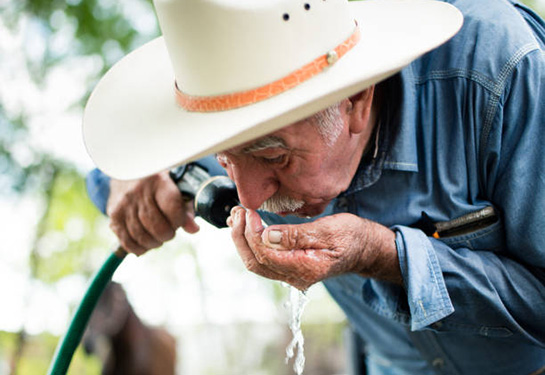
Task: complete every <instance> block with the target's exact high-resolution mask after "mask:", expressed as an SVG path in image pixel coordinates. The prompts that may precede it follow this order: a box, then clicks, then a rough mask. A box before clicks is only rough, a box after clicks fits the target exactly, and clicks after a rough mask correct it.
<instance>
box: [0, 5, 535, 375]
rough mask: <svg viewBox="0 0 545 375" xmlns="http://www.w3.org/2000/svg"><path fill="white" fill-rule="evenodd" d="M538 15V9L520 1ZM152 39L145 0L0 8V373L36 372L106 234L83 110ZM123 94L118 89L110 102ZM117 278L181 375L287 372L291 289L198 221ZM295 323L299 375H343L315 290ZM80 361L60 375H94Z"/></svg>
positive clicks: (104, 251) (337, 324) (223, 233)
mask: <svg viewBox="0 0 545 375" xmlns="http://www.w3.org/2000/svg"><path fill="white" fill-rule="evenodd" d="M526 3H528V4H529V5H531V6H532V7H533V8H534V9H536V10H537V11H538V12H540V13H541V14H544V12H545V0H534V1H526ZM158 34H159V32H158V26H157V23H156V18H155V14H154V11H153V9H152V6H151V3H150V1H147V0H67V1H66V0H0V374H6V375H7V374H10V375H15V374H20V375H23V374H32V375H35V374H43V373H45V372H46V369H47V367H48V366H49V362H50V360H51V358H52V356H53V351H54V348H55V346H56V344H57V341H58V339H59V336H60V335H62V334H64V333H65V331H66V328H67V325H68V322H69V319H70V318H71V315H72V313H73V310H74V308H75V306H77V304H78V303H79V301H80V299H81V297H82V295H83V293H84V291H85V289H86V286H87V283H88V281H89V278H90V277H91V276H92V274H93V273H94V272H95V271H96V270H97V269H98V268H99V267H100V265H101V264H102V262H103V261H104V260H105V258H106V257H107V255H108V254H109V252H110V251H111V248H112V247H113V246H114V244H115V237H114V236H113V235H112V233H111V232H110V230H109V228H108V223H107V220H106V218H105V217H103V216H102V214H101V213H100V212H98V210H97V209H96V208H94V206H92V204H91V203H90V202H89V201H88V199H87V196H86V192H85V187H84V181H83V179H84V176H85V174H86V173H87V172H88V171H89V170H90V169H91V168H93V165H92V162H91V161H90V160H89V158H88V157H87V154H86V152H85V147H84V145H83V143H82V138H81V134H80V132H81V130H80V124H81V117H82V108H83V104H84V103H85V100H86V98H87V97H88V95H89V92H90V90H92V88H93V86H94V84H95V83H96V82H97V80H98V79H99V77H100V76H101V75H102V74H103V73H104V72H105V71H106V70H107V69H108V68H109V67H110V66H111V65H112V64H113V63H115V62H116V61H117V60H118V59H120V58H121V57H122V56H124V55H125V54H126V53H127V52H128V51H130V50H132V49H134V48H136V47H138V46H140V45H142V44H143V43H145V42H146V41H148V40H151V39H152V38H154V37H156V36H157V35H158ZM119 94H120V95H122V93H119ZM200 224H201V228H202V229H201V232H200V233H199V234H197V235H195V236H190V235H187V234H185V233H183V232H181V231H180V232H179V233H178V235H177V237H176V238H175V240H173V241H172V242H170V243H168V244H167V245H165V246H164V247H163V248H162V249H159V250H154V251H152V252H150V253H148V254H147V255H145V256H143V257H141V258H135V257H132V256H131V257H128V258H127V259H126V260H125V262H124V263H123V264H122V265H121V267H120V269H119V270H118V272H117V273H116V274H115V276H114V280H116V281H118V282H120V283H121V284H122V285H123V287H124V289H125V290H126V292H127V294H128V297H129V301H130V303H131V304H132V306H133V308H134V309H135V311H136V313H137V315H138V316H139V317H140V318H141V319H142V320H143V321H144V322H145V323H146V324H149V325H153V326H163V327H165V328H166V329H167V330H168V331H169V332H171V333H172V334H173V335H174V336H175V337H176V339H177V350H178V359H179V360H178V364H177V369H178V374H181V375H204V374H216V375H217V374H221V375H229V374H233V375H235V374H237V375H238V374H241V375H245V374H255V375H261V374H263V375H265V374H270V375H279V374H291V373H293V370H292V369H291V364H289V365H286V364H285V363H284V358H285V353H284V350H285V348H286V345H287V343H288V342H289V340H290V339H291V336H290V335H291V333H290V332H289V329H288V324H287V321H288V314H287V310H286V309H285V307H284V303H285V301H286V299H287V295H288V290H287V288H285V287H283V286H281V285H280V284H279V283H276V282H272V281H269V280H264V279H262V278H259V277H258V276H255V275H253V274H250V273H248V272H247V271H245V269H244V267H243V265H242V263H241V262H240V260H239V258H238V256H237V255H236V251H235V250H234V248H233V246H232V244H231V241H230V236H229V230H216V229H212V228H211V227H210V226H209V225H208V224H206V223H204V222H202V221H201V222H200ZM309 297H310V302H309V304H308V305H307V307H306V309H305V312H304V315H303V334H304V336H305V339H306V343H305V353H306V357H307V365H306V368H305V373H306V374H312V375H317V374H318V375H319V374H324V375H329V374H331V375H332V374H343V373H346V368H347V367H346V355H345V345H344V342H343V332H344V330H345V327H346V323H345V320H344V316H343V314H342V313H341V312H340V311H339V309H338V308H337V307H336V305H335V304H334V303H333V302H332V301H331V300H330V299H329V297H328V296H327V293H326V292H325V291H324V289H323V287H321V286H320V285H316V286H313V287H312V288H311V289H310V291H309ZM100 366H101V365H100V361H99V359H98V357H95V356H86V355H84V354H83V353H82V351H78V352H77V355H76V357H75V359H74V361H73V364H72V367H71V371H70V373H73V374H98V373H99V372H100Z"/></svg>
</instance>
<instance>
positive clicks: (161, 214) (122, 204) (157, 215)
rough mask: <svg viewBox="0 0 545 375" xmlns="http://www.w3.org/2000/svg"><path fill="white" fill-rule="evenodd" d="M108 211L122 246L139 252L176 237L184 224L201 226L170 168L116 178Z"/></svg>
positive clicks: (189, 227) (190, 229) (191, 229)
mask: <svg viewBox="0 0 545 375" xmlns="http://www.w3.org/2000/svg"><path fill="white" fill-rule="evenodd" d="M108 215H109V216H110V218H111V221H110V227H111V229H112V230H113V231H114V233H115V234H116V235H117V237H118V238H119V240H120V243H121V246H123V247H124V248H125V250H127V251H128V252H132V253H134V254H137V255H141V254H143V253H144V252H145V251H147V250H149V249H154V248H157V247H159V246H161V245H162V244H163V243H164V242H166V241H168V240H170V239H172V238H173V237H174V235H175V232H176V229H177V228H178V227H180V226H182V227H184V229H186V230H187V231H188V232H190V233H194V232H196V231H198V230H199V227H198V226H197V224H196V223H195V221H194V216H193V210H192V208H191V207H190V206H189V205H187V204H186V203H185V202H184V201H183V199H182V196H181V194H180V192H179V190H178V189H177V187H176V185H175V184H174V183H173V182H172V180H171V179H170V177H169V175H168V172H162V173H159V174H156V175H153V176H150V177H147V178H144V179H141V180H136V181H117V180H112V182H111V184H110V198H109V200H108Z"/></svg>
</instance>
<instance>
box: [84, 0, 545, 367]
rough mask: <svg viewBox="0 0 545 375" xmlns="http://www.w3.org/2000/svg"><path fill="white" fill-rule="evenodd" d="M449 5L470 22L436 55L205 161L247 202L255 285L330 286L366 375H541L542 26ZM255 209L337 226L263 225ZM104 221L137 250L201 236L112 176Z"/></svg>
mask: <svg viewBox="0 0 545 375" xmlns="http://www.w3.org/2000/svg"><path fill="white" fill-rule="evenodd" d="M452 3H453V4H454V5H456V7H458V8H459V9H460V10H461V11H462V13H463V14H464V26H463V28H462V30H461V31H460V32H459V33H458V34H457V35H456V36H455V37H454V38H453V39H452V40H450V41H449V42H447V43H446V44H445V45H443V46H441V47H439V48H437V49H435V50H433V51H432V52H430V53H427V54H426V55H424V56H423V57H421V58H419V59H417V60H415V61H413V62H412V63H411V64H410V65H409V66H408V67H407V68H405V69H403V70H401V72H400V73H398V74H396V75H394V76H393V77H391V78H389V79H387V80H386V81H383V82H382V83H379V84H376V85H373V84H371V85H366V87H364V90H362V91H360V92H359V93H357V94H353V93H351V94H349V95H347V96H345V97H344V99H342V100H340V101H338V102H337V103H336V104H333V105H330V106H329V107H328V108H327V109H326V110H322V111H320V112H318V113H317V114H316V115H313V116H310V117H306V118H304V119H303V120H297V121H295V122H293V123H292V124H291V125H290V126H287V127H283V128H277V129H274V131H272V132H271V133H269V134H268V135H264V136H263V134H261V135H260V136H259V137H257V139H255V138H254V139H252V138H248V139H246V140H245V141H244V142H239V143H237V144H234V145H229V147H225V148H222V149H218V150H216V151H215V152H216V154H217V160H218V162H219V163H220V164H221V166H222V167H224V168H225V169H226V171H227V173H228V174H229V176H230V177H231V178H232V179H233V181H234V182H235V183H236V185H237V188H238V191H239V196H240V199H241V205H242V207H236V208H234V209H233V211H232V213H231V217H230V219H229V225H230V226H231V227H232V237H233V241H234V243H235V245H236V247H237V249H238V252H239V254H240V256H241V258H242V260H243V261H244V263H245V265H246V266H247V267H248V268H249V269H250V270H251V271H253V272H255V273H257V274H260V275H262V276H265V277H267V278H271V279H276V280H284V281H287V282H288V283H290V284H292V285H294V286H296V287H298V288H300V289H305V288H307V287H308V286H310V285H312V284H313V283H315V282H318V281H324V284H325V286H326V287H327V288H328V290H329V291H330V293H331V294H332V296H333V297H334V298H335V300H336V301H337V302H338V303H339V305H340V306H341V307H342V308H343V310H344V311H345V313H346V314H347V317H348V318H349V320H350V322H351V324H352V325H353V327H354V328H355V330H356V332H357V333H358V334H359V335H360V336H361V338H362V339H363V340H364V341H365V343H366V351H367V370H368V372H369V373H371V374H432V373H438V374H541V373H545V324H544V323H543V311H545V293H544V282H545V251H544V250H543V248H542V243H543V242H544V240H545V232H543V231H542V229H541V228H542V227H543V224H544V223H545V217H544V216H543V212H544V209H545V178H544V177H543V176H545V170H544V169H545V152H543V150H542V148H541V147H540V145H541V144H543V143H544V142H545V132H544V131H543V130H542V126H543V122H544V120H545V95H544V94H545V92H544V88H545V58H544V52H543V49H544V46H545V27H544V24H543V21H542V20H541V19H539V17H537V16H536V15H535V14H533V13H532V12H531V11H529V10H528V9H526V8H524V7H523V6H521V5H518V4H513V3H511V2H509V1H505V0H482V1H475V0H472V1H467V0H458V1H452ZM347 56H348V55H347ZM374 83H376V82H374ZM91 182H93V180H92V181H91ZM93 186H94V185H93V184H92V188H94V187H93ZM97 186H98V187H101V186H102V187H104V185H100V184H99V185H97ZM101 202H102V204H105V203H106V198H105V197H103V198H102V200H101ZM259 208H262V209H267V210H271V211H274V212H276V213H277V214H278V216H280V217H278V216H277V217H276V219H274V218H273V219H272V220H276V222H281V221H282V218H281V217H283V216H286V215H288V214H290V213H295V214H297V215H299V216H316V215H319V214H321V213H322V212H324V211H325V212H327V213H329V214H332V215H328V216H324V217H321V218H319V219H317V220H315V221H312V222H309V223H303V224H297V225H295V224H292V225H271V226H269V227H268V228H263V227H262V225H261V220H260V217H259V216H258V215H257V213H256V211H255V210H257V209H259ZM107 212H108V213H109V215H110V216H111V218H112V229H113V230H114V232H116V234H117V235H118V236H119V238H120V240H121V242H122V244H123V246H125V247H126V248H127V249H128V250H129V251H132V252H134V253H136V254H142V253H143V252H145V251H146V250H147V249H149V248H152V247H156V246H159V245H160V244H161V243H162V242H164V241H166V240H168V239H170V238H172V236H173V235H174V230H175V229H176V228H177V227H179V226H182V227H183V228H184V229H185V230H186V231H188V232H194V231H196V230H198V228H197V226H196V224H195V222H194V221H193V217H192V213H191V211H190V210H184V208H183V202H182V200H181V199H180V197H179V193H178V192H177V191H176V188H175V187H174V185H173V184H172V183H171V182H170V181H169V179H168V175H167V173H166V172H161V173H159V174H156V175H153V176H151V177H147V178H144V179H140V180H138V181H131V182H126V181H117V180H111V182H110V195H109V199H108V201H107ZM267 218H268V220H269V221H271V216H270V215H269V216H267ZM286 219H287V220H289V218H288V217H286Z"/></svg>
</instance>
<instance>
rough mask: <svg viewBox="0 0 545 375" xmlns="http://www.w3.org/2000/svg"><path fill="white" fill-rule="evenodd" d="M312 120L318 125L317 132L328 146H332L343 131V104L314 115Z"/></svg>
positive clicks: (337, 104)
mask: <svg viewBox="0 0 545 375" xmlns="http://www.w3.org/2000/svg"><path fill="white" fill-rule="evenodd" d="M310 119H311V120H314V123H315V124H316V130H317V131H318V133H320V135H321V136H322V138H323V140H324V142H325V143H326V144H327V145H328V146H332V145H333V144H334V143H335V141H337V138H339V135H341V133H342V131H343V127H344V124H343V121H342V118H341V102H338V103H335V104H333V105H332V106H330V107H328V108H326V109H324V110H322V111H320V112H318V113H316V114H314V115H312V116H311V117H310Z"/></svg>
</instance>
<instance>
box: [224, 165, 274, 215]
mask: <svg viewBox="0 0 545 375" xmlns="http://www.w3.org/2000/svg"><path fill="white" fill-rule="evenodd" d="M221 164H222V166H223V167H224V168H225V169H226V170H227V174H228V175H229V177H230V178H231V180H233V181H234V182H235V185H236V186H237V191H238V197H239V199H240V203H241V204H242V205H243V206H244V207H246V208H250V209H252V210H256V209H258V208H259V207H260V206H261V205H262V204H263V202H265V201H266V200H267V199H269V198H270V197H271V196H273V195H274V193H276V192H277V191H278V188H279V183H278V180H277V179H276V177H275V175H274V172H273V171H271V170H269V169H268V168H266V167H265V166H262V165H259V163H257V162H253V163H252V162H239V161H234V160H228V161H225V159H224V161H223V162H222V163H221Z"/></svg>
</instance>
